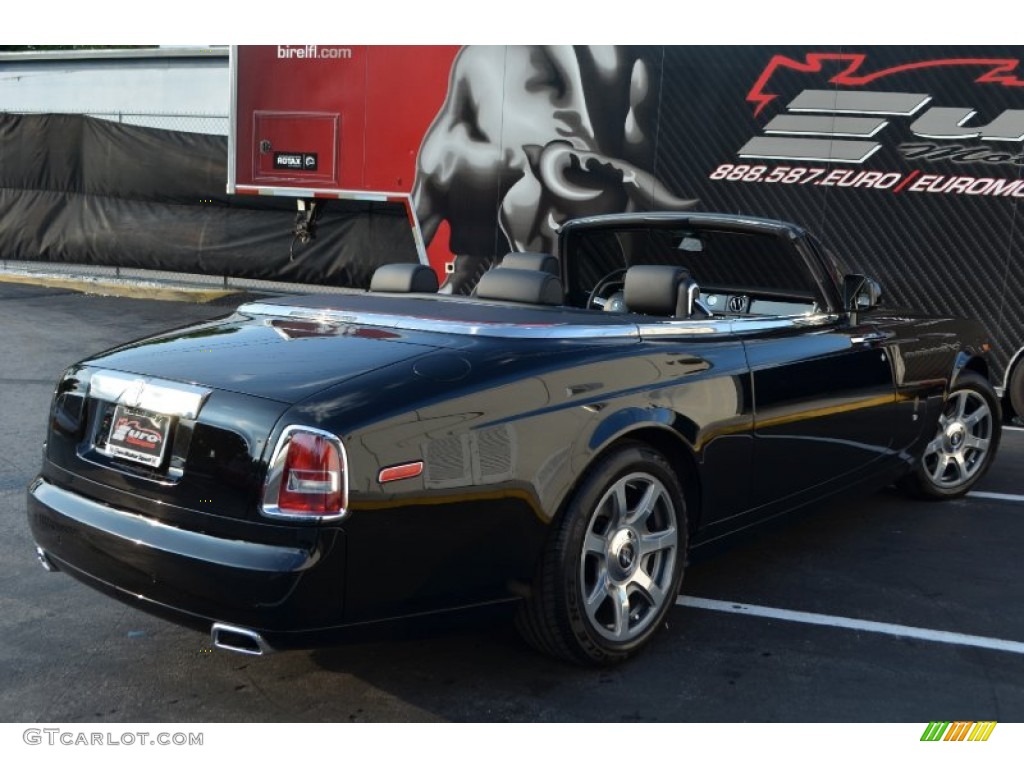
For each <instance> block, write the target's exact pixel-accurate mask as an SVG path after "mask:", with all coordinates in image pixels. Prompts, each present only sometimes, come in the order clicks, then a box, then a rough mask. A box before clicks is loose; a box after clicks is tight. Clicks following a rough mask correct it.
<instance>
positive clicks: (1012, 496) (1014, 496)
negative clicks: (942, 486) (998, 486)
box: [967, 491, 1024, 501]
mask: <svg viewBox="0 0 1024 768" xmlns="http://www.w3.org/2000/svg"><path fill="white" fill-rule="evenodd" d="M967 495H968V496H970V497H971V498H975V499H997V500H999V501H1024V496H1022V495H1021V494H1019V493H993V492H992V491H971V492H970V493H968V494H967Z"/></svg>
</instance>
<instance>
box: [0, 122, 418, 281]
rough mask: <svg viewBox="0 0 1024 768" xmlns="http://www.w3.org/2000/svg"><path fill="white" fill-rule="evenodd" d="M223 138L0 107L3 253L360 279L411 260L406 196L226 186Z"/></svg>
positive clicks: (211, 271)
mask: <svg viewBox="0 0 1024 768" xmlns="http://www.w3.org/2000/svg"><path fill="white" fill-rule="evenodd" d="M227 151H228V150H227V139H226V138H225V137H222V136H211V135H207V134H197V133H185V132H179V131H165V130H158V129H152V128H141V127H138V126H130V125H122V124H118V123H113V122H109V121H106V120H98V119H95V118H89V117H84V116H81V115H16V114H3V113H0V258H2V259H5V260H25V261H48V262H59V263H67V264H90V265H102V266H120V267H132V268H143V269H156V270H168V271H172V272H182V273H198V274H208V275H228V276H234V277H246V278H256V279H267V280H283V281H292V282H304V283H314V284H324V285H342V286H353V287H366V286H367V285H368V284H369V280H370V276H371V275H372V274H373V270H374V269H375V268H376V267H377V266H378V265H380V264H382V263H387V262H393V261H415V260H416V253H415V247H414V244H413V239H412V233H411V231H410V229H409V222H408V218H407V217H406V215H405V211H404V209H403V208H402V207H401V206H397V205H386V204H378V203H348V202H345V203H343V202H341V201H329V202H328V203H326V204H325V205H323V207H322V212H321V215H320V217H319V220H318V226H317V235H316V238H315V239H314V240H312V241H311V242H309V243H307V244H300V243H297V242H296V243H294V250H293V252H292V253H290V248H291V247H292V245H293V235H292V231H293V226H294V223H295V202H294V200H292V199H288V198H270V197H262V196H261V197H253V196H244V195H237V196H236V195H227V194H226V193H225V191H224V190H225V187H226V182H227Z"/></svg>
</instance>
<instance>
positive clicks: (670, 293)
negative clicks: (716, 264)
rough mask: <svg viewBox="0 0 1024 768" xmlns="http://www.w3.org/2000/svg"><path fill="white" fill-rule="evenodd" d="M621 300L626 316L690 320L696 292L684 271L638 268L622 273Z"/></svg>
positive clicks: (693, 284) (642, 265) (683, 269)
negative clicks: (630, 313)
mask: <svg viewBox="0 0 1024 768" xmlns="http://www.w3.org/2000/svg"><path fill="white" fill-rule="evenodd" d="M622 292H623V300H624V301H625V302H626V307H627V308H628V309H629V311H630V312H639V313H640V314H643V315H657V316H658V317H676V318H681V319H686V318H689V317H691V315H692V313H693V311H694V309H695V308H696V302H697V299H698V298H699V297H700V289H699V288H698V287H697V281H695V280H694V279H693V278H692V277H690V273H689V272H688V271H687V270H686V268H685V267H673V266H660V265H658V266H656V265H650V264H640V265H637V266H635V267H630V268H629V269H628V270H626V278H625V281H624V285H623V289H622Z"/></svg>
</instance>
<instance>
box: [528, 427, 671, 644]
mask: <svg viewBox="0 0 1024 768" xmlns="http://www.w3.org/2000/svg"><path fill="white" fill-rule="evenodd" d="M554 525H555V528H554V529H553V530H552V532H551V536H550V538H549V541H548V545H547V546H546V548H545V551H544V554H543V555H542V557H541V562H540V563H539V565H538V571H537V574H536V578H535V580H534V585H533V589H532V591H531V594H530V597H529V598H528V599H527V601H526V603H525V604H524V605H523V607H522V609H521V611H520V614H519V616H518V618H517V625H518V627H519V630H520V632H521V633H522V635H523V637H524V638H525V639H526V640H527V642H529V643H530V644H531V645H533V646H534V647H536V648H537V649H539V650H541V651H543V652H545V653H548V654H550V655H553V656H558V657H561V658H564V659H568V660H570V661H575V662H579V663H587V664H610V663H614V662H617V661H621V660H623V659H625V658H626V657H627V656H629V655H630V654H631V653H632V652H634V651H636V650H637V649H639V648H640V647H641V646H643V645H644V644H645V643H647V642H648V641H649V640H650V638H651V636H652V635H653V634H654V633H655V632H656V631H657V630H658V628H659V627H660V626H661V624H662V623H663V621H664V619H665V615H666V614H667V613H668V611H669V609H670V608H671V607H672V605H673V604H674V603H675V600H676V596H677V595H678V594H679V584H680V581H681V580H682V576H683V565H684V560H685V557H686V545H687V528H686V507H685V502H684V501H683V493H682V489H681V488H680V485H679V480H678V479H677V477H676V475H675V473H674V472H673V471H672V468H671V467H670V466H669V464H668V462H667V461H666V460H665V458H664V457H663V456H662V455H661V454H660V453H658V452H656V451H654V450H652V449H650V448H647V447H646V446H642V445H639V444H637V445H633V444H630V445H624V446H621V447H620V448H618V449H615V450H614V451H613V452H612V453H610V454H608V455H607V456H605V457H604V458H602V459H600V460H599V461H598V462H597V464H595V466H594V467H592V468H591V469H590V470H589V471H588V472H587V474H586V475H585V477H584V479H583V481H582V483H581V484H580V487H579V489H578V490H577V491H576V493H575V494H574V496H573V497H572V500H571V501H570V502H569V504H568V506H567V507H566V509H565V510H564V513H563V514H562V516H561V517H560V519H558V520H556V521H555V523H554Z"/></svg>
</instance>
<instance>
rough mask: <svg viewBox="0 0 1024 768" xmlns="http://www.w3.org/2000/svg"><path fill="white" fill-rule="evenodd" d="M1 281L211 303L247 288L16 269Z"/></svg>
mask: <svg viewBox="0 0 1024 768" xmlns="http://www.w3.org/2000/svg"><path fill="white" fill-rule="evenodd" d="M0 283H19V284H21V285H38V286H42V287H45V288H66V289H68V290H72V291H79V292H80V293H88V294H94V295H97V296H121V297H124V298H132V299H155V300H157V301H187V302H191V303H193V304H207V303H209V302H211V301H216V300H217V299H222V298H224V297H225V296H234V295H235V294H238V293H244V291H237V290H228V289H224V288H193V287H191V286H179V285H169V284H168V285H162V284H155V283H138V282H130V281H127V280H110V279H102V278H97V279H93V278H83V277H56V276H51V275H34V274H26V273H21V274H19V273H12V272H0Z"/></svg>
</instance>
